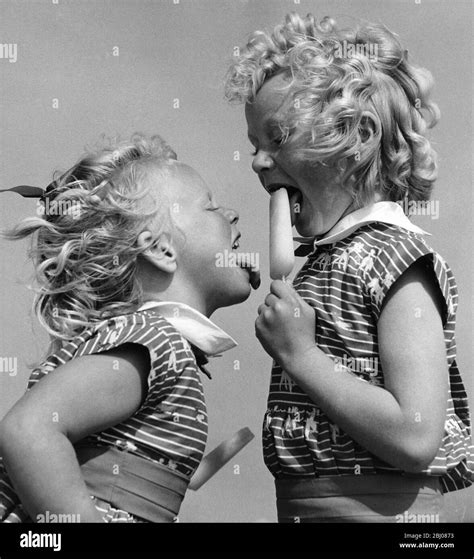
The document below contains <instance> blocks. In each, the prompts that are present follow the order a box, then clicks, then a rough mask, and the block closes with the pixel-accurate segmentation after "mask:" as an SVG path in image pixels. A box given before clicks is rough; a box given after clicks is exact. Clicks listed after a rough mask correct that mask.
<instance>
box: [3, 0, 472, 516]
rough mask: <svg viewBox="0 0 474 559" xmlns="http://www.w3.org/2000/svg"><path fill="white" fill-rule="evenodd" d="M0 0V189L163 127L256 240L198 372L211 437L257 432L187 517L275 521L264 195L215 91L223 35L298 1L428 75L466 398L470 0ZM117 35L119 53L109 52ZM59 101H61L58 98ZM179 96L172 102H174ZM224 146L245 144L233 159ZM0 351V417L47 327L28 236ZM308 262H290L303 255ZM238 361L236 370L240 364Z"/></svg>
mask: <svg viewBox="0 0 474 559" xmlns="http://www.w3.org/2000/svg"><path fill="white" fill-rule="evenodd" d="M175 2H177V0H174V1H173V0H149V1H147V0H140V1H138V0H135V1H133V0H127V1H125V0H58V2H57V3H55V1H54V0H36V1H33V0H25V1H18V0H6V1H5V0H2V1H1V2H0V11H1V18H0V43H2V44H6V43H15V44H17V45H18V59H17V61H16V62H15V63H10V62H9V61H8V60H6V59H0V78H1V82H0V83H1V88H2V89H1V98H0V111H1V131H0V152H1V157H0V165H1V173H0V176H1V184H0V188H7V187H11V186H14V185H17V184H34V185H38V186H43V187H44V186H46V185H47V184H48V183H49V182H50V180H51V178H52V172H53V171H54V170H56V169H59V170H61V169H62V170H65V169H67V168H68V167H70V166H71V165H72V164H73V163H74V162H75V161H76V160H77V158H78V157H79V156H80V155H81V153H82V152H83V149H84V146H86V145H87V144H91V143H94V141H95V140H97V138H98V137H99V135H100V134H102V133H105V134H107V135H115V134H117V133H118V134H120V135H121V136H123V137H128V136H129V135H130V134H132V133H133V132H136V131H142V132H145V133H159V134H161V135H162V136H163V137H164V138H165V139H166V140H167V141H168V142H169V143H170V144H171V145H172V146H173V147H174V149H175V150H176V151H177V153H178V157H179V159H180V160H181V161H184V162H187V163H189V164H190V165H192V166H194V167H195V168H196V169H197V170H198V171H199V172H200V173H201V175H202V176H203V177H204V179H205V180H206V181H207V182H208V184H209V185H210V187H211V188H212V189H213V190H214V191H215V193H216V194H217V198H218V200H221V201H222V202H223V203H225V204H226V205H227V206H230V207H233V208H235V209H237V210H238V211H239V213H240V215H241V220H240V229H241V231H242V242H241V250H242V251H244V252H246V251H256V252H258V253H259V254H260V256H261V258H260V261H261V267H262V275H263V282H262V286H261V287H260V289H259V290H258V292H256V293H253V294H252V295H251V297H250V299H249V300H248V301H247V302H246V303H244V304H243V305H241V306H239V307H232V308H229V309H222V310H219V311H218V312H217V313H216V314H215V315H214V316H213V319H214V320H215V322H216V323H218V324H219V325H220V326H221V327H223V328H224V329H225V330H227V331H228V332H229V333H230V334H231V335H232V336H233V337H234V338H236V339H237V340H238V341H239V344H240V345H239V347H238V348H236V349H234V350H232V351H230V352H229V353H227V354H225V355H224V356H222V357H220V358H218V359H215V360H213V361H212V362H211V365H210V370H211V371H212V372H213V373H214V374H213V380H212V381H208V380H207V379H204V383H205V389H206V396H207V403H208V409H209V415H210V436H209V445H208V449H209V450H210V449H211V448H213V447H214V446H215V445H216V444H218V443H219V442H220V441H222V440H224V439H226V438H228V437H230V436H231V435H232V434H233V433H234V432H235V431H236V430H238V429H239V428H241V427H243V426H245V425H247V426H249V427H250V428H251V429H252V431H253V432H254V433H255V435H256V438H255V440H254V441H252V443H250V445H249V446H248V447H247V448H246V449H245V450H244V451H242V452H241V453H240V454H239V455H238V456H237V457H236V458H235V459H233V460H232V462H231V463H229V464H228V465H227V466H226V467H225V468H224V469H223V470H221V471H220V472H219V473H218V474H217V475H216V476H215V477H214V478H213V479H212V480H211V481H209V482H208V484H206V485H205V486H204V487H203V488H202V489H200V490H199V491H198V492H197V493H192V492H189V493H188V496H187V498H186V500H185V502H184V504H183V507H182V512H181V515H180V518H181V520H182V521H231V522H233V521H237V522H239V521H251V522H254V521H257V522H265V521H274V520H275V519H276V511H275V506H274V490H273V480H272V477H271V476H270V474H269V473H268V472H267V470H266V468H265V466H264V464H263V459H262V452H261V442H260V430H261V421H262V417H263V413H264V411H265V408H266V397H267V390H268V384H269V376H270V365H271V363H270V358H269V357H268V356H267V355H266V354H265V353H264V351H263V350H262V349H261V348H260V346H259V344H258V342H257V341H256V339H255V338H254V335H253V332H254V319H255V316H256V309H257V307H258V305H259V304H260V303H261V302H262V301H263V299H264V297H265V295H266V293H267V291H268V286H269V280H268V231H267V221H268V197H267V195H266V193H265V192H264V191H263V189H262V188H261V187H260V186H259V183H258V181H257V178H256V176H255V175H254V174H253V172H252V171H251V168H250V163H251V157H250V149H251V146H250V145H249V143H248V141H247V140H246V125H245V120H244V115H243V107H240V106H239V107H231V106H229V105H228V104H226V102H225V101H224V99H223V86H222V83H223V76H224V74H225V71H226V68H227V64H228V61H229V60H230V58H231V57H232V52H233V48H234V47H235V46H242V45H243V44H244V43H245V39H246V37H247V35H248V34H249V33H250V32H251V31H253V30H255V29H261V28H269V29H271V28H273V26H274V25H276V24H277V23H279V22H280V21H281V20H282V19H283V17H284V15H285V14H286V13H287V12H289V11H293V10H296V11H298V12H299V13H301V14H302V15H305V14H306V13H308V12H312V13H314V14H315V15H316V17H317V18H322V17H324V16H326V15H330V16H332V17H334V18H335V19H336V20H338V21H339V22H340V23H344V24H350V23H351V22H352V21H354V19H356V18H364V19H367V20H372V21H381V22H383V23H385V24H386V25H387V26H388V27H389V28H390V29H391V30H393V31H396V32H397V33H398V34H399V35H400V38H401V40H402V42H403V44H404V45H405V47H406V48H408V49H409V54H410V59H411V60H412V61H415V62H416V63H417V64H419V65H421V66H425V67H427V68H428V69H429V70H430V71H431V72H432V73H433V74H434V76H435V79H436V88H435V94H434V99H435V100H436V101H437V102H438V104H439V106H440V109H441V113H442V119H441V122H440V123H439V124H438V126H437V127H436V128H435V129H434V130H433V131H432V132H431V136H430V137H431V138H432V141H433V144H434V145H435V147H436V149H437V151H438V153H439V159H440V174H439V179H438V181H437V184H436V188H435V191H434V195H433V198H434V199H435V200H437V201H439V209H440V216H439V219H438V220H433V219H431V218H430V217H418V218H416V219H415V222H416V223H417V224H418V225H420V226H421V227H423V228H425V229H427V230H428V231H430V232H431V233H432V234H433V236H432V237H431V241H430V242H431V244H432V245H433V246H434V248H436V249H437V250H438V251H439V252H440V253H441V254H442V255H443V256H444V257H445V259H446V260H447V261H448V262H449V263H450V265H451V267H452V269H453V270H454V273H455V275H456V278H457V281H458V286H459V294H460V307H459V313H458V321H457V340H458V363H459V366H460V369H461V372H462V375H463V378H464V382H465V384H466V385H467V388H468V393H469V395H470V397H471V398H470V399H471V408H472V400H473V397H474V391H473V382H472V365H471V364H472V362H473V355H472V247H473V235H472V210H473V207H472V186H471V180H472V179H471V176H472V162H471V161H472V160H471V154H472V90H471V72H472V70H471V65H472V44H471V41H472V39H471V37H472V3H471V1H470V0H466V1H464V0H436V1H434V0H432V1H430V0H421V1H415V0H406V1H403V0H385V1H380V0H351V1H332V2H329V1H317V2H316V1H309V0H301V1H300V2H298V1H295V0H179V2H178V3H175ZM115 47H118V49H119V51H118V52H119V56H114V48H115ZM55 99H57V103H58V108H53V104H54V101H53V100H55ZM176 99H179V108H175V106H176V102H175V100H176ZM235 152H239V153H240V160H236V157H235ZM0 208H1V213H0V217H1V223H2V225H4V226H9V225H13V224H14V223H15V222H17V221H18V220H19V219H21V218H23V217H27V216H29V215H32V214H33V213H34V212H35V210H36V203H35V201H34V200H26V199H22V198H20V197H19V196H18V195H16V194H13V193H8V194H2V195H1V197H0ZM0 263H1V266H0V302H1V327H0V357H17V359H18V374H17V375H16V376H9V375H8V373H6V372H3V373H0V417H1V416H2V415H3V414H4V413H6V411H7V409H8V408H9V407H10V406H11V405H12V404H13V403H14V401H15V400H16V399H17V398H18V397H20V395H21V394H22V392H23V390H24V388H25V385H26V381H27V378H28V375H29V363H31V362H32V361H34V360H35V359H38V358H39V356H40V355H41V354H42V352H43V351H44V349H45V343H46V336H45V334H44V333H43V332H42V331H41V330H40V328H39V326H37V325H36V324H35V321H34V320H33V319H32V317H31V312H30V308H31V302H32V295H31V293H30V292H29V291H28V290H27V289H26V287H25V286H26V284H27V283H28V282H29V281H30V279H31V272H32V269H31V266H30V265H29V263H28V261H27V258H26V243H24V242H19V243H15V244H11V243H7V242H6V241H1V242H0ZM302 263H303V261H302V260H299V261H298V266H299V267H300V266H301V265H302ZM235 360H239V362H240V370H239V371H235V370H234V368H233V364H234V361H235ZM473 495H474V493H473V490H472V489H469V490H464V491H461V492H456V493H455V494H452V495H449V496H448V497H447V499H448V505H449V511H450V519H451V520H453V521H458V522H466V521H473V520H474V517H473V516H472V509H473V506H472V505H473Z"/></svg>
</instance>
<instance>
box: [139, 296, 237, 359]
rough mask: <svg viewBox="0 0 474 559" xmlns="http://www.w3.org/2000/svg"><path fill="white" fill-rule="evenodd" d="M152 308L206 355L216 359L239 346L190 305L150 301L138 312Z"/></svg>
mask: <svg viewBox="0 0 474 559" xmlns="http://www.w3.org/2000/svg"><path fill="white" fill-rule="evenodd" d="M151 308H155V309H156V310H157V311H158V312H159V314H160V315H161V316H163V318H166V320H167V321H168V322H169V323H170V324H172V325H173V326H174V327H175V328H176V330H178V332H180V333H181V334H182V335H183V337H184V338H186V339H187V340H188V341H189V342H191V343H192V344H193V345H195V346H196V347H198V348H199V349H200V350H202V351H203V352H204V353H205V354H206V355H209V356H214V357H215V356H217V355H218V354H220V353H222V352H224V351H227V350H229V349H232V348H233V347H235V346H236V345H237V342H236V341H235V340H234V338H232V337H231V336H229V335H228V334H226V332H224V330H222V329H221V328H219V326H216V325H215V324H214V323H213V322H212V321H211V320H209V319H208V318H207V317H206V316H204V315H203V314H201V313H200V312H199V311H197V310H196V309H193V308H192V307H190V306H189V305H185V304H184V303H176V302H171V301H166V302H161V301H148V302H146V303H144V304H143V305H142V306H141V307H140V308H139V309H138V310H139V311H143V310H146V309H151Z"/></svg>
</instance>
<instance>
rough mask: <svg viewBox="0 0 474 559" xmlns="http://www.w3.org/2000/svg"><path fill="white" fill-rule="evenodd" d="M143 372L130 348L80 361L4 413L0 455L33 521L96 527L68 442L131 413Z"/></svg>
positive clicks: (145, 360)
mask: <svg viewBox="0 0 474 559" xmlns="http://www.w3.org/2000/svg"><path fill="white" fill-rule="evenodd" d="M148 372H149V356H148V352H147V350H146V349H145V348H144V347H142V346H139V345H135V344H133V345H132V344H127V345H123V346H121V347H120V348H117V349H114V350H111V351H108V352H104V353H101V354H94V355H87V356H84V357H79V358H77V359H73V360H72V361H70V362H68V363H66V364H65V365H62V366H60V367H58V368H57V369H56V370H54V371H52V372H51V373H49V374H48V375H47V376H46V377H44V378H43V379H41V381H40V382H39V383H38V384H37V385H36V386H35V387H33V388H32V389H31V390H30V391H29V392H27V393H26V394H25V395H24V396H23V397H22V398H21V399H20V400H19V401H18V402H17V404H16V405H15V406H14V407H13V408H12V409H11V410H10V412H9V413H8V414H7V415H6V416H5V418H4V419H3V421H2V422H1V423H0V450H1V453H2V455H3V457H4V460H5V465H6V467H7V471H8V474H9V476H10V478H11V480H12V482H13V485H14V487H15V490H16V491H17V493H18V495H19V497H20V499H21V501H22V503H23V505H24V507H25V509H26V510H27V512H28V514H29V515H30V517H31V518H32V519H35V518H37V515H38V514H40V513H45V511H49V512H50V513H56V514H61V513H62V514H71V513H72V514H77V515H80V519H81V522H102V518H101V516H100V514H99V512H98V511H97V509H96V508H95V507H94V506H93V503H92V501H91V499H90V496H89V492H88V490H87V487H86V484H85V482H84V480H83V477H82V474H81V470H80V467H79V464H78V462H77V458H76V454H75V451H74V447H73V445H72V443H74V442H75V441H78V440H80V439H82V438H84V437H85V436H87V435H89V434H91V433H95V432H98V431H102V430H104V429H106V428H108V427H110V426H113V425H116V424H117V423H120V422H121V421H124V420H125V419H127V418H128V417H130V416H132V415H133V414H134V412H135V411H136V410H137V409H138V408H139V406H140V404H141V403H142V401H143V400H144V398H145V396H146V393H147V375H148Z"/></svg>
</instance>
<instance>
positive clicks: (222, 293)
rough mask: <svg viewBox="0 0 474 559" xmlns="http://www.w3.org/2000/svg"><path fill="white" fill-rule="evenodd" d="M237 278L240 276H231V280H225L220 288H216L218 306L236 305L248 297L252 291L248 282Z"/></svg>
mask: <svg viewBox="0 0 474 559" xmlns="http://www.w3.org/2000/svg"><path fill="white" fill-rule="evenodd" d="M239 280H240V278H238V279H236V278H233V281H227V282H226V283H225V285H224V286H222V289H221V290H216V291H217V292H218V293H219V304H218V307H219V308H220V307H230V306H232V305H238V304H239V303H243V302H244V301H246V300H247V299H248V298H249V296H250V293H251V291H252V288H251V286H250V283H249V282H248V281H243V280H240V281H239Z"/></svg>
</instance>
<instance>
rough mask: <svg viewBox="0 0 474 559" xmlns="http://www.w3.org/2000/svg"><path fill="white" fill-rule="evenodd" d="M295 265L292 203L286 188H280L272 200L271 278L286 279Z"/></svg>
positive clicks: (273, 194)
mask: <svg viewBox="0 0 474 559" xmlns="http://www.w3.org/2000/svg"><path fill="white" fill-rule="evenodd" d="M294 265H295V253H294V248H293V230H292V227H291V212H290V201H289V199H288V191H287V190H286V188H279V189H278V190H276V191H275V192H273V193H272V195H271V198H270V277H271V278H272V279H274V280H276V279H285V277H286V276H288V275H289V274H290V273H291V271H292V270H293V266H294Z"/></svg>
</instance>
